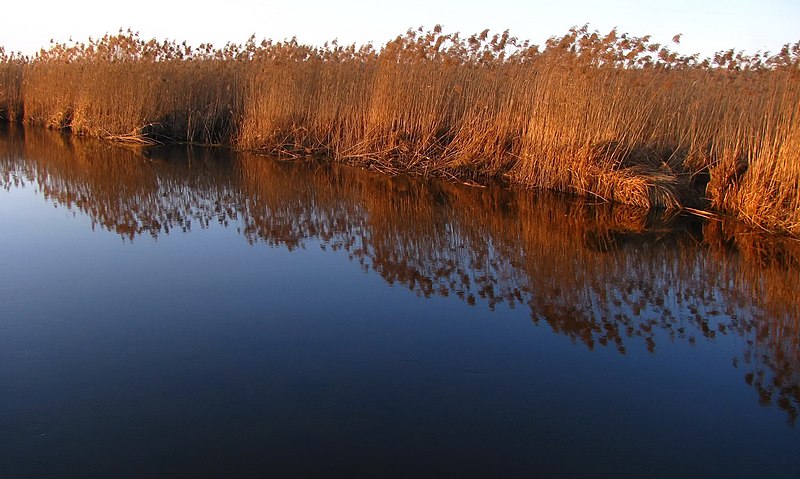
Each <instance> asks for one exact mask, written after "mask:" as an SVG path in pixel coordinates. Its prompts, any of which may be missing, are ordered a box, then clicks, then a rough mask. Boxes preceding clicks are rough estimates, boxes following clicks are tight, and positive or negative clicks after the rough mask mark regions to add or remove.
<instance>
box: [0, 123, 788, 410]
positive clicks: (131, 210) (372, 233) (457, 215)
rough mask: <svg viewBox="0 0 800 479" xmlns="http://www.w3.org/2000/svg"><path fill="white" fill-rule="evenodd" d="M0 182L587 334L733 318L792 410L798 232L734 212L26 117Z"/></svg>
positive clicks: (759, 376) (750, 364)
mask: <svg viewBox="0 0 800 479" xmlns="http://www.w3.org/2000/svg"><path fill="white" fill-rule="evenodd" d="M0 165H1V166H0V168H2V183H3V186H4V187H5V188H6V189H9V188H12V187H13V186H16V185H20V184H24V183H34V184H35V186H36V187H37V188H39V189H40V190H41V192H42V193H43V194H44V196H45V197H46V198H48V199H49V200H51V201H54V202H56V203H58V204H60V205H65V206H67V207H68V208H72V209H77V210H80V211H81V212H83V213H85V214H87V215H88V216H89V217H90V218H91V220H92V222H93V225H95V226H100V227H101V228H104V229H107V230H110V231H114V232H116V233H118V234H120V235H121V236H122V237H123V238H125V239H127V240H130V241H133V240H135V238H136V237H137V236H140V235H145V234H149V235H151V236H154V237H156V236H158V235H159V234H168V233H170V232H172V231H173V230H176V229H178V230H181V231H188V230H190V229H191V228H192V227H193V226H195V225H199V226H200V227H206V226H208V225H209V223H211V222H218V223H220V224H222V225H225V226H228V225H231V226H236V227H238V228H239V230H240V231H241V233H242V234H243V236H244V237H245V238H246V239H247V241H249V242H250V243H258V242H264V243H267V244H269V245H273V246H275V245H280V246H284V247H286V248H288V249H289V250H292V249H295V248H299V247H303V246H304V245H305V243H306V242H307V241H308V240H314V241H319V242H320V243H321V245H322V247H323V248H324V249H329V250H334V251H344V252H345V254H347V255H348V257H349V258H350V259H351V260H353V261H355V262H357V263H358V264H359V265H361V267H362V268H363V269H364V270H367V271H374V272H375V273H377V274H379V275H380V276H381V277H382V278H384V280H386V282H388V283H390V284H400V285H405V286H407V287H408V288H410V289H411V290H413V291H415V292H416V293H417V294H419V295H421V296H425V297H430V296H433V295H440V296H456V297H458V298H460V299H461V300H463V301H465V302H467V303H468V304H471V305H478V304H485V305H486V306H488V308H489V309H494V308H495V307H496V306H497V305H499V304H500V303H506V304H507V305H508V306H509V307H512V308H513V307H526V308H529V309H530V315H531V319H532V320H533V322H534V323H536V324H539V325H547V326H549V327H550V328H552V330H553V331H555V332H557V333H559V334H563V335H566V336H568V337H570V338H571V339H572V340H573V341H574V342H576V343H580V344H583V345H585V346H586V347H588V348H589V349H593V348H595V347H598V345H601V346H609V347H614V348H616V350H617V351H619V352H620V353H621V354H625V352H626V348H627V347H629V346H630V344H631V342H634V341H640V342H643V344H644V345H645V346H646V348H647V349H648V350H649V351H651V352H656V351H657V350H658V343H659V341H685V342H688V343H689V344H694V343H695V342H696V341H703V340H706V341H713V340H714V338H715V337H716V336H717V335H737V336H739V337H741V339H742V345H743V349H742V351H741V353H740V354H739V356H738V357H737V358H735V359H734V361H733V366H734V367H736V368H740V369H741V370H742V374H743V377H744V380H745V381H746V382H747V383H748V384H750V385H751V386H752V387H754V388H755V389H756V391H757V392H758V397H759V401H760V402H761V403H762V404H765V405H766V404H774V405H777V406H778V407H779V408H781V409H782V410H784V411H785V412H786V413H787V414H788V418H789V422H790V423H792V424H794V422H795V421H796V419H797V416H798V411H799V410H800V344H798V343H799V342H800V323H799V322H800V306H798V302H797V301H796V297H797V293H798V290H797V284H796V280H797V278H798V277H800V276H799V275H798V273H800V244H798V243H796V242H785V241H780V240H778V239H775V238H771V237H764V236H760V235H756V234H754V233H753V232H752V231H745V230H740V229H739V228H738V227H737V226H736V225H735V224H727V223H723V222H707V223H701V222H698V220H696V219H687V218H684V217H676V216H673V217H663V216H656V215H653V214H648V213H646V212H643V211H640V210H636V209H633V208H630V207H620V206H610V205H606V204H590V203H586V202H578V201H574V200H565V199H563V198H557V197H554V196H551V195H546V194H538V193H537V194H531V193H527V192H519V191H508V190H505V189H501V188H498V187H487V188H471V187H465V186H461V185H453V184H447V183H441V182H438V181H428V180H425V179H416V178H408V177H405V176H397V177H387V176H383V175H379V174H374V173H371V172H367V171H362V170H357V169H351V168H348V167H344V166H341V165H336V164H330V163H317V162H314V161H307V162H302V161H293V162H284V161H279V160H274V159H269V158H263V157H257V156H251V155H246V154H234V153H231V152H229V151H227V150H222V149H200V148H189V147H170V148H154V149H149V150H144V151H142V150H138V149H127V148H121V147H118V146H114V145H110V144H106V143H100V142H96V141H90V140H83V139H79V138H74V137H68V136H62V135H59V134H56V133H52V132H48V131H43V130H36V129H31V130H27V131H24V132H23V131H10V132H8V134H2V135H0Z"/></svg>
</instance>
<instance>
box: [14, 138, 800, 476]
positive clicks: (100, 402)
mask: <svg viewBox="0 0 800 479" xmlns="http://www.w3.org/2000/svg"><path fill="white" fill-rule="evenodd" d="M0 171H1V172H2V174H0V182H2V185H3V187H4V188H3V189H2V190H0V225H2V227H1V228H0V251H1V252H2V254H1V255H0V271H2V274H0V307H1V308H2V309H1V310H0V311H2V312H1V313H0V476H2V477H89V476H96V477H175V476H176V475H187V476H196V477H204V476H224V477H236V476H242V475H255V476H263V475H272V476H278V477H282V476H336V475H340V476H346V477H394V476H407V477H417V476H439V477H441V476H456V475H460V476H481V477H485V476H510V477H514V476H524V477H531V476H535V475H543V476H570V477H575V476H584V477H585V476H592V477H595V476H609V475H615V476H628V477H644V476H646V477H797V475H798V473H799V472H800V455H798V454H797V451H798V450H800V431H798V427H797V426H796V422H797V416H798V410H799V409H798V408H799V407H800V373H799V372H798V371H799V369H798V366H800V346H799V345H798V343H799V342H800V311H799V308H798V304H797V299H796V298H797V297H798V293H799V292H800V285H798V278H800V275H798V272H800V246H798V244H797V243H796V242H790V241H780V240H777V239H774V238H770V237H764V236H760V235H757V234H754V233H753V232H752V231H748V230H746V229H743V228H741V227H740V226H737V225H736V224H727V223H722V222H702V221H700V220H699V219H693V218H686V217H682V216H677V215H668V216H664V215H661V216H659V215H654V214H648V213H646V212H643V211H641V210H637V209H632V208H626V207H619V206H616V207H611V206H609V205H602V204H592V203H587V202H580V201H576V200H569V199H565V198H559V197H555V196H552V195H545V194H542V193H533V192H519V191H508V190H504V189H502V188H499V187H494V186H490V187H485V188H476V187H469V186H464V185H453V184H448V183H442V182H438V181H433V180H426V179H417V178H408V177H404V176H398V177H387V176H383V175H380V174H375V173H372V172H368V171H362V170H356V169H352V168H348V167H345V166H340V165H332V164H326V163H321V162H317V161H312V160H294V161H284V160H280V159H274V158H267V157H260V156H253V155H243V154H234V153H232V152H229V151H227V150H223V149H199V148H190V147H171V148H163V147H162V148H152V149H147V150H140V149H134V148H125V147H119V146H115V145H110V144H106V143H101V142H96V141H89V140H82V139H77V138H70V137H68V136H63V135H60V134H58V133H53V132H47V131H42V130H36V129H28V130H26V131H21V130H14V129H12V130H10V131H0Z"/></svg>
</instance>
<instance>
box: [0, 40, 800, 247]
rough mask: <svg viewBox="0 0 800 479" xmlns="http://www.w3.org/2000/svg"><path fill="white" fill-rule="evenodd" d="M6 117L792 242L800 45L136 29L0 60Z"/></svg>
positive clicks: (799, 213) (799, 148)
mask: <svg viewBox="0 0 800 479" xmlns="http://www.w3.org/2000/svg"><path fill="white" fill-rule="evenodd" d="M679 40H680V38H679V36H676V38H674V39H673V41H675V42H678V41H679ZM0 117H2V118H3V119H6V120H9V121H20V122H24V123H28V124H37V125H45V126H48V127H51V128H59V129H67V130H70V131H72V132H73V133H74V134H79V135H88V136H95V137H100V138H108V139H115V140H122V141H134V142H141V143H152V142H169V141H181V142H192V143H212V144H217V143H226V144H230V145H233V146H235V147H238V148H241V149H247V150H254V151H262V152H266V153H280V154H284V155H293V156H294V155H298V156H299V155H312V154H313V155H323V156H326V157H329V158H331V159H333V160H335V161H340V162H347V163H351V164H358V165H362V166H368V167H371V168H374V169H378V170H382V171H386V172H390V173H392V172H397V171H400V170H403V171H410V172H414V173H419V174H426V175H437V176H445V177H455V178H459V179H461V180H477V179H485V178H498V179H502V180H503V181H506V182H509V183H512V184H516V185H519V186H523V187H532V188H547V189H553V190H558V191H564V192H569V193H575V194H580V195H587V196H592V197H596V198H597V199H599V200H602V201H615V202H621V203H628V204H633V205H639V206H644V207H648V208H653V207H656V208H682V207H692V208H703V209H707V210H714V211H716V212H719V213H724V214H728V215H732V216H736V217H738V218H740V219H743V220H745V221H747V222H750V223H751V224H754V225H757V226H758V227H760V228H763V229H768V230H771V231H781V232H786V233H790V234H794V235H800V42H798V43H796V44H793V45H786V46H785V47H784V48H783V49H782V50H781V51H780V52H778V53H775V54H769V53H756V54H753V55H746V54H744V53H742V52H737V51H734V50H728V51H723V52H719V53H717V54H716V55H714V56H713V57H712V58H706V59H701V58H699V57H698V56H697V55H688V56H687V55H681V54H678V53H677V52H675V51H674V50H673V47H672V46H670V45H662V44H659V43H656V42H654V41H653V40H652V39H651V38H650V37H649V36H644V37H636V36H631V35H628V34H623V33H620V32H618V31H617V30H612V31H611V32H609V33H607V34H601V33H599V32H597V31H591V30H590V29H589V28H588V27H586V26H584V27H580V28H577V27H576V28H573V29H571V30H570V31H569V32H568V33H567V34H566V35H564V36H561V37H552V38H550V39H549V40H548V41H547V42H546V43H545V44H544V45H541V46H539V45H533V44H531V43H530V42H528V41H523V40H520V39H518V38H516V37H513V36H511V35H510V33H509V32H508V31H505V32H502V33H494V34H493V33H490V32H489V31H488V30H485V31H483V32H481V33H479V34H474V35H471V36H462V35H461V34H459V33H444V32H443V31H442V28H441V27H440V26H436V27H435V28H434V29H432V30H430V31H424V30H423V29H418V30H409V31H408V32H407V33H406V34H404V35H400V36H398V37H397V38H395V39H393V40H391V41H389V42H387V43H386V44H385V45H383V46H382V47H380V48H375V47H374V46H373V45H371V44H366V45H363V46H356V45H348V46H343V45H339V44H338V43H337V42H331V43H327V44H325V45H323V46H321V47H314V46H308V45H302V44H299V43H298V42H297V41H296V40H294V39H292V40H287V41H279V42H274V41H271V40H264V41H261V42H257V41H256V39H255V37H251V38H250V39H249V40H248V41H247V42H245V43H244V44H241V45H239V44H230V43H229V44H227V45H225V46H222V47H214V46H213V45H210V44H201V45H200V46H198V47H192V46H189V45H187V44H186V43H185V42H184V43H177V42H174V41H162V42H159V41H157V40H144V39H142V38H140V37H139V35H138V34H137V33H135V32H132V31H130V30H129V31H127V32H125V31H120V32H119V33H118V34H116V35H106V36H104V37H102V38H98V39H92V38H90V39H89V40H88V42H85V43H76V42H69V43H52V45H51V46H50V47H49V48H48V49H44V50H42V51H40V52H39V53H38V54H36V55H35V56H34V57H23V56H20V55H15V54H8V53H6V52H5V51H3V50H0Z"/></svg>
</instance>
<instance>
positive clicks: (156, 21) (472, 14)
mask: <svg viewBox="0 0 800 479" xmlns="http://www.w3.org/2000/svg"><path fill="white" fill-rule="evenodd" d="M6 2H8V3H9V4H7V5H4V6H3V7H2V10H3V19H2V20H0V45H4V46H5V47H6V49H7V50H15V51H16V50H20V51H23V52H24V53H33V52H35V51H36V50H38V49H39V48H40V47H42V46H46V45H47V44H48V42H49V40H50V38H55V39H56V40H66V39H68V38H69V37H70V36H72V37H73V38H74V39H76V40H85V39H86V38H88V37H89V36H90V35H93V36H99V35H102V34H103V33H105V32H112V33H113V32H116V31H117V30H118V29H119V28H120V27H125V28H127V27H131V28H133V29H134V30H138V31H139V32H141V34H142V36H144V37H147V38H150V37H156V38H158V39H176V40H178V41H182V40H188V41H189V42H190V43H192V44H195V45H197V44H199V43H201V42H206V41H211V42H212V43H214V44H215V45H222V44H224V43H225V42H227V41H233V42H237V43H240V42H243V41H244V40H246V39H247V38H248V37H249V36H250V35H251V34H253V33H255V34H256V36H257V37H258V38H259V39H261V38H272V39H275V40H281V39H284V38H289V37H292V36H297V38H298V40H299V41H301V42H304V43H311V44H321V43H322V42H324V41H325V40H332V39H334V38H338V39H339V41H340V43H352V42H356V43H364V42H367V41H372V42H374V43H375V44H377V45H379V44H382V43H385V42H386V41H387V40H389V39H391V38H393V37H394V36H396V35H398V34H400V33H403V32H405V31H406V30H407V29H408V28H409V27H416V26H420V25H422V26H426V27H433V26H434V25H435V24H437V23H441V24H442V25H444V27H445V31H448V32H452V31H461V32H462V33H475V32H479V31H481V30H483V29H484V28H491V29H492V30H496V31H502V30H504V29H506V28H509V29H511V32H512V34H514V35H516V36H517V37H520V38H527V39H530V40H533V41H534V42H536V43H541V42H543V41H544V40H546V39H547V38H548V37H549V36H554V35H562V34H564V33H566V31H567V29H569V27H571V26H573V25H582V24H584V23H589V24H590V26H591V27H592V28H593V29H598V30H600V31H602V32H604V33H605V32H607V31H608V30H610V29H611V28H612V27H614V26H617V27H618V28H619V30H620V31H622V32H628V33H631V34H633V35H637V36H641V35H645V34H652V35H653V37H654V39H655V40H656V41H660V42H668V41H669V40H670V39H671V38H672V36H673V35H675V34H677V33H683V40H682V42H681V46H680V47H679V49H680V51H682V52H683V53H696V52H699V53H701V54H703V55H708V54H711V53H713V52H715V51H718V50H721V49H726V48H737V49H744V50H746V51H749V52H755V51H756V50H765V49H769V50H772V51H775V50H777V49H778V48H780V46H781V45H783V44H784V43H789V42H796V41H798V40H800V27H798V25H800V1H798V0H758V1H755V0H728V1H724V0H711V1H702V0H671V1H635V0H606V1H603V2H593V1H588V0H562V1H520V0H482V1H476V0H460V1H446V2H443V1H440V2H437V1H431V0H395V1H392V2H385V1H365V0H356V1H350V2H343V1H335V0H328V1H319V0H308V1H301V0H296V1H293V2H287V1H280V2H276V1H263V2H259V1H254V0H227V1H222V2H219V1H215V2H211V1H204V0H196V1H169V0H137V1H135V2H125V3H122V4H117V3H116V2H113V1H109V0H105V1H103V0H58V1H52V0H39V1H30V0H28V1H24V2H19V1H14V0H6ZM6 2H4V3H6Z"/></svg>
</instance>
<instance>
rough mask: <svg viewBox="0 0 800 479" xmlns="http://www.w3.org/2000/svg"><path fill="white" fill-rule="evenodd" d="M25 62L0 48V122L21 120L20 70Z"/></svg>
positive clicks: (22, 58) (17, 55)
mask: <svg viewBox="0 0 800 479" xmlns="http://www.w3.org/2000/svg"><path fill="white" fill-rule="evenodd" d="M27 61H28V59H27V58H25V57H23V56H22V55H19V54H16V53H13V52H12V53H6V51H5V49H4V48H3V47H1V46H0V121H10V122H16V121H20V120H22V116H23V115H22V91H21V89H22V69H23V66H24V65H25V64H26V63H27Z"/></svg>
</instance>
